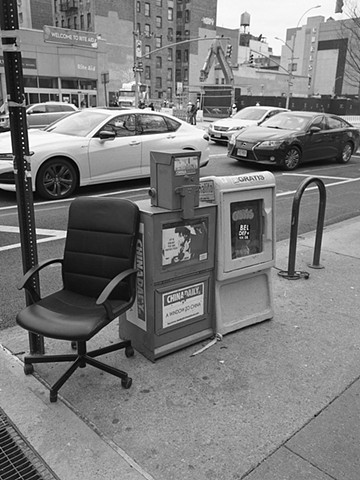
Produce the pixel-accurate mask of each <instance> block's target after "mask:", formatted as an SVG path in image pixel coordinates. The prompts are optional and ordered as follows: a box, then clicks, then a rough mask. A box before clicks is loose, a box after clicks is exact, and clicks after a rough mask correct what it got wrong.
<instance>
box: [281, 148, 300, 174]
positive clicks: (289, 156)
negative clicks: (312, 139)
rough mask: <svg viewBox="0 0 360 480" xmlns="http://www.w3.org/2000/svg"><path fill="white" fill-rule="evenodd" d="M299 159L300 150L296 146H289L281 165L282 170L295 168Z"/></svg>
mask: <svg viewBox="0 0 360 480" xmlns="http://www.w3.org/2000/svg"><path fill="white" fill-rule="evenodd" d="M300 160H301V152H300V150H299V149H298V148H297V147H291V148H290V149H289V150H288V151H287V153H286V155H285V159H284V161H283V165H282V166H283V167H284V170H295V168H297V167H298V166H299V164H300Z"/></svg>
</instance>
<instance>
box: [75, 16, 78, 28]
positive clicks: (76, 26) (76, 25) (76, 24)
mask: <svg viewBox="0 0 360 480" xmlns="http://www.w3.org/2000/svg"><path fill="white" fill-rule="evenodd" d="M77 28H78V23H77V17H74V30H77Z"/></svg>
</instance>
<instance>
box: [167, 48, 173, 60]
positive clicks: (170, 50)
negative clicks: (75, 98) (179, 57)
mask: <svg viewBox="0 0 360 480" xmlns="http://www.w3.org/2000/svg"><path fill="white" fill-rule="evenodd" d="M167 59H168V61H169V62H172V61H173V49H172V48H168V54H167Z"/></svg>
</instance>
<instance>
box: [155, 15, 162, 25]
mask: <svg viewBox="0 0 360 480" xmlns="http://www.w3.org/2000/svg"><path fill="white" fill-rule="evenodd" d="M156 26H157V28H162V17H156Z"/></svg>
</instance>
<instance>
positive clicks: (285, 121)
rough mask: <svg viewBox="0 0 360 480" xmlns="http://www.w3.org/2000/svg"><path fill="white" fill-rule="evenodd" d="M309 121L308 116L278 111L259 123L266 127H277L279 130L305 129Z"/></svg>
mask: <svg viewBox="0 0 360 480" xmlns="http://www.w3.org/2000/svg"><path fill="white" fill-rule="evenodd" d="M308 123H309V117H307V116H305V115H301V114H296V115H294V114H293V113H279V114H278V115H274V116H273V117H271V118H269V119H268V120H265V122H263V123H262V124H261V126H262V127H266V128H279V129H281V130H299V131H300V130H305V128H306V126H307V124H308Z"/></svg>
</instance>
